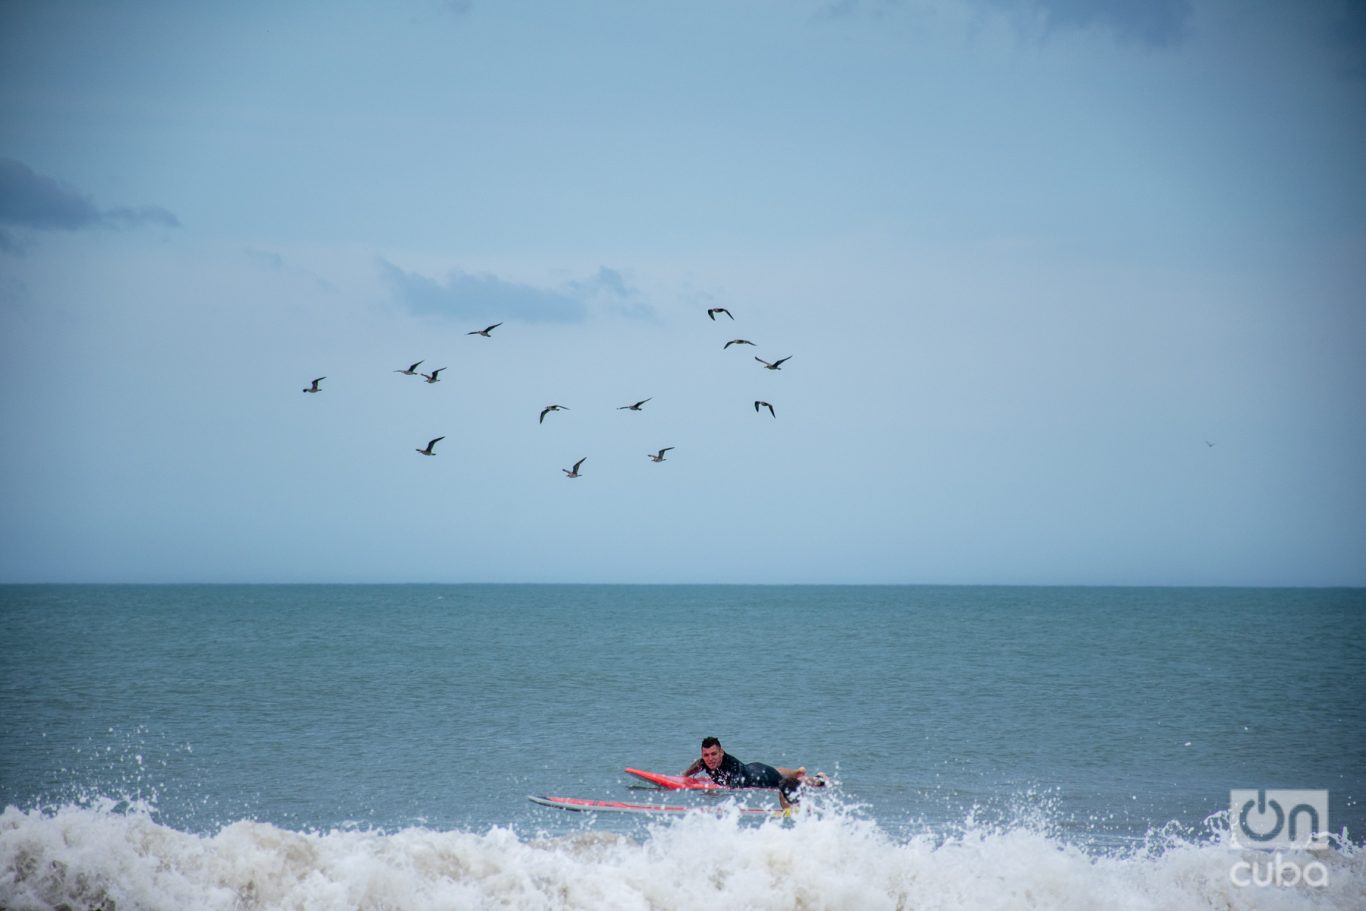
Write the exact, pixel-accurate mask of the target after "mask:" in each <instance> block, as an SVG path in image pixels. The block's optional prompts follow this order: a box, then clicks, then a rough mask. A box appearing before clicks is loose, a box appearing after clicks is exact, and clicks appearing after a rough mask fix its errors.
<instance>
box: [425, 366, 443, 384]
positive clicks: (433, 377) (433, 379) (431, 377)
mask: <svg viewBox="0 0 1366 911" xmlns="http://www.w3.org/2000/svg"><path fill="white" fill-rule="evenodd" d="M445 369H446V368H445V367H437V368H436V369H435V370H433V371H432V372H431V373H424V374H422V378H423V379H424V380H426V381H427V382H429V383H439V382H441V380H440V379H438V378H437V374H438V373H440V372H441V371H443V370H445Z"/></svg>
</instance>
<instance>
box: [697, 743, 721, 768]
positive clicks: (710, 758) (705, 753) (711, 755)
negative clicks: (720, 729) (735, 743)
mask: <svg viewBox="0 0 1366 911" xmlns="http://www.w3.org/2000/svg"><path fill="white" fill-rule="evenodd" d="M725 755H726V751H725V750H723V749H721V741H719V740H717V739H716V738H715V737H703V738H702V764H703V765H705V766H706V767H707V768H709V769H715V768H716V767H717V766H719V765H720V764H721V759H722V758H723V757H724V756H725Z"/></svg>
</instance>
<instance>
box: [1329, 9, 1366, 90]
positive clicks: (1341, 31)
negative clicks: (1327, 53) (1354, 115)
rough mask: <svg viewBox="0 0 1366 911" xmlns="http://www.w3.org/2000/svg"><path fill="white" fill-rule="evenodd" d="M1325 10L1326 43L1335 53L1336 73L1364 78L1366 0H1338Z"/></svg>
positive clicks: (1365, 74)
mask: <svg viewBox="0 0 1366 911" xmlns="http://www.w3.org/2000/svg"><path fill="white" fill-rule="evenodd" d="M1328 10H1329V22H1328V44H1329V46H1330V47H1331V48H1332V50H1333V52H1334V53H1335V54H1336V56H1337V60H1338V71H1339V73H1340V74H1341V75H1342V76H1343V77H1345V78H1347V79H1353V80H1366V2H1363V0H1338V2H1336V3H1330V4H1329V7H1328Z"/></svg>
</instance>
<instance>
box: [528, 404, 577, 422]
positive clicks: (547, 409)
mask: <svg viewBox="0 0 1366 911" xmlns="http://www.w3.org/2000/svg"><path fill="white" fill-rule="evenodd" d="M568 410H569V409H568V408H566V407H564V406H563V405H547V406H545V407H544V408H542V409H541V419H540V420H539V421H537V422H536V423H537V424H540V423H543V422H544V421H545V416H546V415H547V414H549V413H550V412H552V411H568Z"/></svg>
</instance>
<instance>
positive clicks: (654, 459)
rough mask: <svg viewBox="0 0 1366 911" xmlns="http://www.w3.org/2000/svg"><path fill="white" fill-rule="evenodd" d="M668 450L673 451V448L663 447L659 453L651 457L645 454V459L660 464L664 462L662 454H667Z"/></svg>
mask: <svg viewBox="0 0 1366 911" xmlns="http://www.w3.org/2000/svg"><path fill="white" fill-rule="evenodd" d="M670 449H673V447H672V446H665V447H664V448H663V449H661V450H659V452H656V453H655V454H653V455H651V454H650V453H648V452H647V453H645V458H647V459H649V460H650V461H651V462H662V461H664V453H666V452H668V451H669V450H670Z"/></svg>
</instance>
